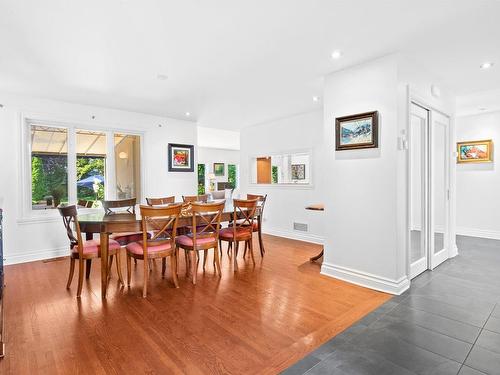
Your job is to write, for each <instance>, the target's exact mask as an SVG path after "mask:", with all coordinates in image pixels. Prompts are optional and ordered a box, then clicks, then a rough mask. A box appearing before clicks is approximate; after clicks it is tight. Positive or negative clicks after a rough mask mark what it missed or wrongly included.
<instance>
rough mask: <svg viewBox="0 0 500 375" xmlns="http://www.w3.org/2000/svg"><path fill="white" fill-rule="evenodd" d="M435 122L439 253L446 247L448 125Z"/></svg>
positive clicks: (435, 200)
mask: <svg viewBox="0 0 500 375" xmlns="http://www.w3.org/2000/svg"><path fill="white" fill-rule="evenodd" d="M434 124H435V127H434V142H433V144H434V146H433V147H434V150H433V167H434V173H433V177H434V253H437V252H439V251H441V250H443V249H444V232H445V229H446V228H445V227H446V222H445V215H446V154H445V152H446V126H445V125H443V124H440V123H438V122H435V123H434Z"/></svg>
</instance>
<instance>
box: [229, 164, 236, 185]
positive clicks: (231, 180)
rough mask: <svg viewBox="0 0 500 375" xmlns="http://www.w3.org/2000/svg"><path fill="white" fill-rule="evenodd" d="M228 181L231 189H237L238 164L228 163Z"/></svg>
mask: <svg viewBox="0 0 500 375" xmlns="http://www.w3.org/2000/svg"><path fill="white" fill-rule="evenodd" d="M227 182H228V184H229V186H231V189H236V187H237V186H236V165H234V164H228V165H227Z"/></svg>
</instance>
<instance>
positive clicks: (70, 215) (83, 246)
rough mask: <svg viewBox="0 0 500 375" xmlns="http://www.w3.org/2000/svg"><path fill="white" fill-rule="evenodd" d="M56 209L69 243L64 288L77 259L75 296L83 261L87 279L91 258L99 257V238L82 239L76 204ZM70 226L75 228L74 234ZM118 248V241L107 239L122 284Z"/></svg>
mask: <svg viewBox="0 0 500 375" xmlns="http://www.w3.org/2000/svg"><path fill="white" fill-rule="evenodd" d="M58 210H59V213H60V214H61V216H62V218H63V223H64V227H65V228H66V234H67V236H68V239H69V243H70V258H69V260H70V264H69V276H68V282H67V284H66V289H69V288H70V286H71V281H72V280H73V274H74V272H75V261H76V260H77V259H78V289H77V292H76V296H77V297H80V295H81V293H82V286H83V264H84V261H86V263H87V272H86V278H87V279H88V278H89V276H90V269H91V265H92V259H94V258H100V257H101V243H100V240H87V241H83V240H82V232H81V231H80V224H79V223H78V214H77V209H76V206H66V207H58ZM72 226H74V228H75V231H76V236H75V233H74V231H73V228H72ZM120 248H121V246H120V244H119V243H118V242H116V241H115V240H112V239H110V240H109V245H108V255H109V257H110V258H111V259H113V257H115V258H116V271H117V273H118V278H119V279H120V283H122V284H123V285H124V283H123V277H122V271H121V262H120Z"/></svg>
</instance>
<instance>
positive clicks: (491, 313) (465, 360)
mask: <svg viewBox="0 0 500 375" xmlns="http://www.w3.org/2000/svg"><path fill="white" fill-rule="evenodd" d="M497 305H498V303H495V306H493V309H492V310H491V312H490V315H488V319H486V321H485V322H484V324H483V326H482V327H481V330H480V331H479V335H477V337H476V340H474V344H472V347H471V348H470V350H469V352H468V353H467V356H466V357H465V359H464V361H463V363H462V365H461V366H460V369H459V370H458V373H459V374H460V371H462V368H463V367H464V365H465V362H467V358H469V355H470V353H471V352H472V349H474V347H475V346H476V343H477V340H478V339H479V337H480V336H481V333H483V331H484V327H485V326H486V324H487V323H488V321H489V320H490V318H491V316H492V315H493V311H495V309H496V307H497ZM469 367H471V368H473V369H474V370H477V371H481V370H479V369H477V368H474V367H472V366H469ZM481 372H482V371H481Z"/></svg>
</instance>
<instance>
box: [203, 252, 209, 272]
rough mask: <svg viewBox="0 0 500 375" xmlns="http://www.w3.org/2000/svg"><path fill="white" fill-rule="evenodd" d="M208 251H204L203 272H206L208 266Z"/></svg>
mask: <svg viewBox="0 0 500 375" xmlns="http://www.w3.org/2000/svg"><path fill="white" fill-rule="evenodd" d="M207 258H208V250H205V251H203V271H205V265H206V264H207Z"/></svg>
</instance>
